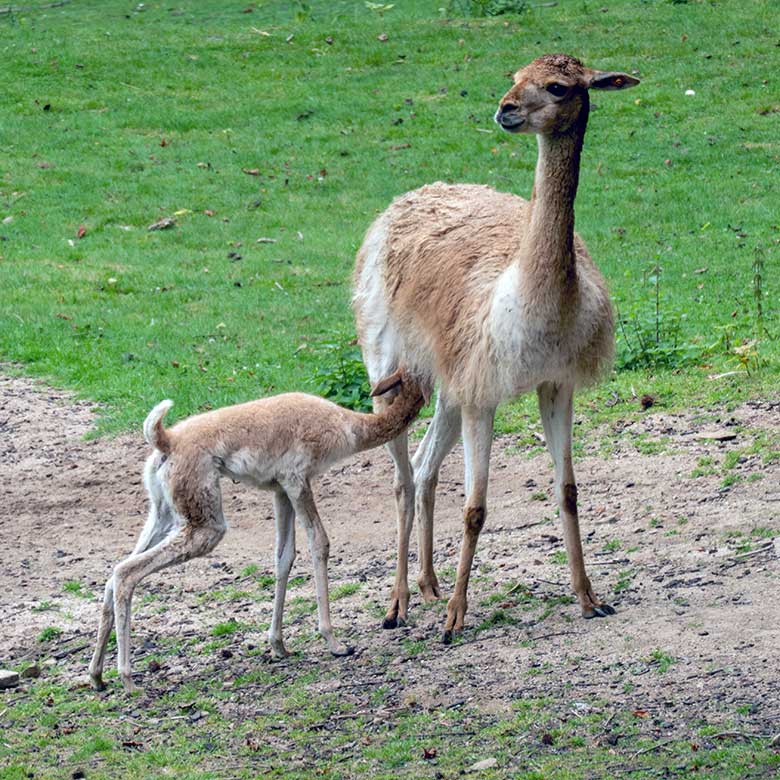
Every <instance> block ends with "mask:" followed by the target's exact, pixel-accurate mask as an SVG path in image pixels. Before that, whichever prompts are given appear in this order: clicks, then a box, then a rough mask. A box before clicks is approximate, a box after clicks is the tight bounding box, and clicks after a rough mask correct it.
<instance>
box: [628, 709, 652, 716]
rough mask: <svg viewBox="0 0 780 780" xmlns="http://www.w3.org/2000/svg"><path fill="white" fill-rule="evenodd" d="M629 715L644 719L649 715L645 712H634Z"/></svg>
mask: <svg viewBox="0 0 780 780" xmlns="http://www.w3.org/2000/svg"><path fill="white" fill-rule="evenodd" d="M631 714H632V715H633V716H634V717H635V718H646V717H647V716H648V715H649V714H650V713H649V712H648V711H647V710H634V711H633V712H632V713H631Z"/></svg>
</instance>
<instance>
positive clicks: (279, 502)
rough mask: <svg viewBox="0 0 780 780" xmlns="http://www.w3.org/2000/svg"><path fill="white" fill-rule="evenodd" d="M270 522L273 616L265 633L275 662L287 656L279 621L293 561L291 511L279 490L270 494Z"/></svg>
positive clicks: (284, 496) (292, 515)
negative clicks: (272, 526)
mask: <svg viewBox="0 0 780 780" xmlns="http://www.w3.org/2000/svg"><path fill="white" fill-rule="evenodd" d="M274 519H275V521H276V550H275V555H274V559H275V561H276V585H275V591H274V613H273V617H272V618H271V627H270V628H269V630H268V641H269V642H270V644H271V651H272V652H273V654H274V655H275V656H276V657H277V658H284V657H285V656H287V655H289V653H288V652H287V648H286V647H285V646H284V640H283V639H282V618H283V617H284V599H285V595H286V594H287V581H288V579H289V577H290V569H291V568H292V565H293V561H294V560H295V511H294V510H293V507H292V504H291V503H290V499H289V498H287V496H286V494H285V493H283V492H282V491H281V490H277V491H276V492H275V493H274Z"/></svg>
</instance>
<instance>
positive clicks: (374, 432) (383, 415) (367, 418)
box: [355, 380, 425, 452]
mask: <svg viewBox="0 0 780 780" xmlns="http://www.w3.org/2000/svg"><path fill="white" fill-rule="evenodd" d="M424 405H425V399H424V398H423V394H422V391H421V390H420V387H419V385H418V384H417V383H416V382H414V381H411V380H408V381H406V382H404V384H403V386H402V387H401V391H400V393H398V395H396V396H395V398H394V399H393V402H392V404H390V406H387V407H385V408H384V409H382V410H381V411H380V412H375V413H374V414H357V415H356V417H357V419H356V420H355V452H360V451H361V450H369V449H371V448H372V447H379V446H380V445H382V444H387V442H389V441H390V440H391V439H394V438H395V437H396V436H398V435H399V434H401V433H403V431H404V430H405V429H406V427H407V426H408V425H409V423H411V422H412V420H414V418H415V417H417V414H418V413H419V411H420V409H422V408H423V406H424Z"/></svg>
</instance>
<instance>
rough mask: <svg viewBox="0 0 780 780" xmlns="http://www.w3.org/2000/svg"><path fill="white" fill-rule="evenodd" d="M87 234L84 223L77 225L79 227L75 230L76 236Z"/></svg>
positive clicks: (81, 236)
mask: <svg viewBox="0 0 780 780" xmlns="http://www.w3.org/2000/svg"><path fill="white" fill-rule="evenodd" d="M86 235H87V229H86V228H85V227H84V225H79V229H78V230H77V231H76V238H84V236H86Z"/></svg>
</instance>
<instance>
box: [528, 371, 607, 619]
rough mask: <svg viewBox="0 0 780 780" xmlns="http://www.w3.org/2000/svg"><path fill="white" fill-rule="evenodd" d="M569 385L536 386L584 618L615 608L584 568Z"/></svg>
mask: <svg viewBox="0 0 780 780" xmlns="http://www.w3.org/2000/svg"><path fill="white" fill-rule="evenodd" d="M573 394H574V390H573V388H572V387H568V386H561V385H555V384H552V383H545V384H543V385H540V387H539V388H538V390H537V395H538V397H539V411H540V413H541V417H542V424H543V425H544V435H545V438H546V439H547V447H548V448H549V450H550V455H551V456H552V459H553V463H554V464H555V494H556V497H557V499H558V505H559V507H560V512H561V518H562V519H563V541H564V544H565V545H566V555H567V557H568V559H569V570H570V572H571V584H572V589H573V590H574V593H575V594H576V596H577V599H578V601H579V602H580V607H581V609H582V616H583V617H584V618H594V617H606V616H607V615H614V614H615V610H614V608H613V607H611V606H609V604H605V603H604V602H602V601H601V600H600V599H599V598H598V596H596V593H595V591H594V590H593V587H592V586H591V584H590V580H589V579H588V575H587V573H586V571H585V558H584V556H583V554H582V540H581V538H580V523H579V517H578V513H577V485H576V483H575V481H574V468H573V466H572V457H571V431H572V399H573Z"/></svg>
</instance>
